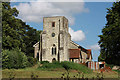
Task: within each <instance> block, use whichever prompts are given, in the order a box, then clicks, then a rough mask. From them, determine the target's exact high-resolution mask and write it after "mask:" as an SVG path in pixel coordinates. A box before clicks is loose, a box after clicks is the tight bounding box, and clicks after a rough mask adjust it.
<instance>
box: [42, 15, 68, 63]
mask: <svg viewBox="0 0 120 80" xmlns="http://www.w3.org/2000/svg"><path fill="white" fill-rule="evenodd" d="M64 20H65V21H64ZM67 21H68V20H66V19H64V17H47V18H44V20H43V33H44V34H42V49H44V50H45V52H44V51H43V50H42V51H43V53H44V54H43V57H42V60H43V61H44V60H47V61H50V62H52V59H53V58H55V59H56V60H58V51H59V48H60V51H59V53H60V60H65V59H66V60H68V59H69V58H68V49H67V47H66V44H67V39H66V38H67V35H66V34H65V31H66V30H65V28H63V27H68V25H67V26H63V24H64V23H66V24H67ZM52 22H55V27H52ZM63 22H64V23H63ZM59 26H60V27H59ZM52 33H55V37H52ZM59 33H61V34H60V40H59V37H58V36H59ZM59 41H60V42H59ZM59 43H60V44H59ZM53 44H55V46H56V55H52V47H53Z"/></svg>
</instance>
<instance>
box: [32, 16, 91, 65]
mask: <svg viewBox="0 0 120 80" xmlns="http://www.w3.org/2000/svg"><path fill="white" fill-rule="evenodd" d="M33 47H34V58H38V60H39V61H49V62H53V61H59V62H61V61H71V62H75V63H87V62H88V61H91V60H92V53H91V49H85V48H83V47H82V46H80V45H78V44H76V43H75V42H73V41H72V40H71V35H70V34H69V32H68V19H67V18H65V17H64V16H53V17H44V18H43V31H42V32H41V34H40V41H39V42H37V43H36V44H34V45H33Z"/></svg>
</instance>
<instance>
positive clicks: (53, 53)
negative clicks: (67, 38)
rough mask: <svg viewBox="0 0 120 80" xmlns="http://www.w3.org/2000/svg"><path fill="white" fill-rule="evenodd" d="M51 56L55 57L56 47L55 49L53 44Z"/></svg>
mask: <svg viewBox="0 0 120 80" xmlns="http://www.w3.org/2000/svg"><path fill="white" fill-rule="evenodd" d="M52 55H56V47H55V44H53V47H52Z"/></svg>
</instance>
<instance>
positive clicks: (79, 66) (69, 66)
mask: <svg viewBox="0 0 120 80" xmlns="http://www.w3.org/2000/svg"><path fill="white" fill-rule="evenodd" d="M40 68H43V69H56V68H64V69H65V70H67V71H68V70H70V69H73V70H77V71H81V72H84V73H91V72H92V70H90V69H88V68H87V67H86V66H84V65H82V64H78V63H73V62H68V61H64V62H61V63H59V62H53V63H44V64H43V65H42V66H39V67H38V69H40Z"/></svg>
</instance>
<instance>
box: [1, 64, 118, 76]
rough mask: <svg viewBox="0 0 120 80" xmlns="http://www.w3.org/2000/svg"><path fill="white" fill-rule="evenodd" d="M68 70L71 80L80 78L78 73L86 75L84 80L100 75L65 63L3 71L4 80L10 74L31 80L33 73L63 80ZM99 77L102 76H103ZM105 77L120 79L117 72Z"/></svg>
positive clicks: (108, 73) (77, 65)
mask: <svg viewBox="0 0 120 80" xmlns="http://www.w3.org/2000/svg"><path fill="white" fill-rule="evenodd" d="M66 68H68V69H69V76H70V78H73V77H74V76H76V77H78V72H80V77H82V75H84V78H93V77H94V78H96V77H97V74H98V71H92V70H90V69H88V68H87V67H85V66H83V65H80V64H76V63H74V64H73V63H68V62H65V63H45V64H43V65H42V66H40V64H37V65H35V66H33V67H28V68H24V69H4V70H2V78H9V77H10V73H12V74H13V75H15V78H31V75H32V73H33V74H34V75H38V78H61V77H62V74H65V73H67V70H66ZM65 76H66V75H65ZM99 76H101V74H100V75H99ZM103 77H104V78H118V73H117V72H115V71H112V72H104V73H103Z"/></svg>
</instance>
